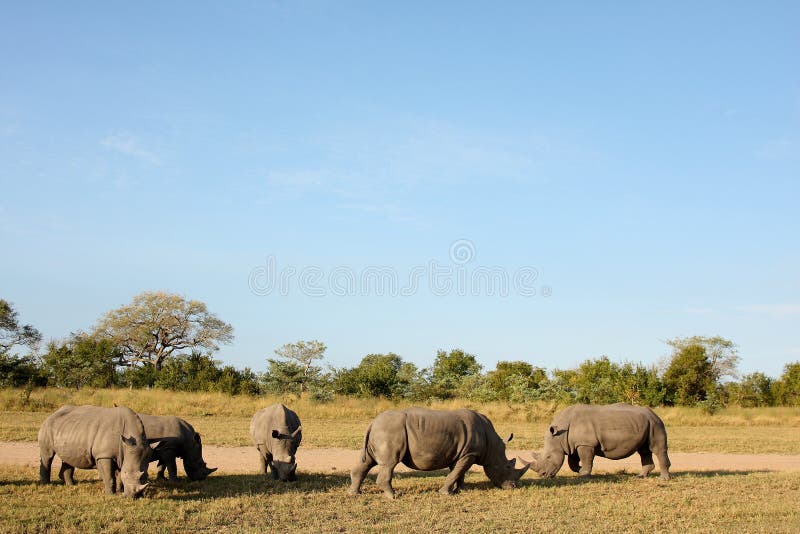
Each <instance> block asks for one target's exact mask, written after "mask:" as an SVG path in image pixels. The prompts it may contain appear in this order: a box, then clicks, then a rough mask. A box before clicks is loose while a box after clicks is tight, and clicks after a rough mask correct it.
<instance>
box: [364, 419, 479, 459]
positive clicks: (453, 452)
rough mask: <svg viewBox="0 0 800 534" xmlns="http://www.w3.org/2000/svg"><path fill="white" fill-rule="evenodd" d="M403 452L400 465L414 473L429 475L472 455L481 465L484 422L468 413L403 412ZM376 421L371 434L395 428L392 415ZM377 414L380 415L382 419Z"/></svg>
mask: <svg viewBox="0 0 800 534" xmlns="http://www.w3.org/2000/svg"><path fill="white" fill-rule="evenodd" d="M401 413H403V414H404V418H403V428H404V430H405V434H406V436H405V443H406V451H405V454H403V456H402V458H400V459H401V461H402V462H403V463H404V464H406V465H408V466H409V467H412V468H414V469H420V470H423V471H430V470H435V469H443V468H445V467H449V466H450V465H451V464H453V462H455V461H456V460H458V459H459V458H462V457H464V456H467V455H469V454H473V455H475V456H476V460H477V462H476V463H479V464H481V463H482V460H483V456H484V454H485V449H486V439H485V430H486V429H485V428H484V422H483V421H482V419H481V418H480V417H479V415H478V414H477V413H475V412H473V411H471V410H452V411H444V410H428V409H426V408H409V409H407V410H403V411H402V412H401ZM384 414H386V415H385V416H384V420H381V419H380V417H381V416H378V418H376V420H375V422H374V423H373V430H372V432H373V433H374V432H375V431H376V427H377V430H378V432H380V431H381V430H383V428H386V429H387V430H389V429H390V428H392V427H395V428H396V427H397V426H398V424H397V417H398V416H397V415H396V413H394V414H393V413H387V412H384ZM384 414H381V415H384Z"/></svg>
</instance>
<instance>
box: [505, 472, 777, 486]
mask: <svg viewBox="0 0 800 534" xmlns="http://www.w3.org/2000/svg"><path fill="white" fill-rule="evenodd" d="M778 472H779V471H770V470H769V469H748V470H740V471H734V470H725V469H717V470H713V471H705V470H704V471H673V472H671V473H670V476H671V477H672V478H673V479H680V478H686V477H706V478H711V477H719V476H742V475H751V474H755V473H778ZM638 478H639V476H638V473H634V472H619V473H598V474H593V475H592V476H590V477H579V476H577V475H564V476H557V477H555V478H530V479H524V480H521V481H520V486H527V485H530V486H541V487H545V488H549V487H563V486H577V485H582V484H600V483H603V484H606V483H612V484H614V483H622V482H627V481H630V480H633V479H638ZM646 480H652V481H656V482H662V483H663V484H669V482H668V481H662V480H661V479H660V478H659V477H658V475H651V476H649V477H647V479H644V480H642V482H645V481H646Z"/></svg>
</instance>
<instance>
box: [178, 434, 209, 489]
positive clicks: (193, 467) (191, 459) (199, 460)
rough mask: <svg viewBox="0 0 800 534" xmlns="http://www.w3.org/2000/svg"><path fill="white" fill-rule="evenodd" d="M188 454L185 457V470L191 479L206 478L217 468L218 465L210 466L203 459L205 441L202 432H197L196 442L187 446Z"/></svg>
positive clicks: (195, 435)
mask: <svg viewBox="0 0 800 534" xmlns="http://www.w3.org/2000/svg"><path fill="white" fill-rule="evenodd" d="M186 449H187V451H186V455H185V456H184V458H183V470H184V471H186V476H188V477H189V479H190V480H194V481H198V480H205V479H206V478H207V477H208V475H210V474H211V473H213V472H214V471H216V470H217V468H216V467H213V468H209V467H208V466H207V465H206V462H205V460H203V443H202V441H201V439H200V434H198V433H197V432H195V434H194V443H193V444H190V445H189V446H188V447H186Z"/></svg>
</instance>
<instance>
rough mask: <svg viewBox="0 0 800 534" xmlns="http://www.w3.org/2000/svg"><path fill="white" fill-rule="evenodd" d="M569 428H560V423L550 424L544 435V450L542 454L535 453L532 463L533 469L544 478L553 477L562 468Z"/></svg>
mask: <svg viewBox="0 0 800 534" xmlns="http://www.w3.org/2000/svg"><path fill="white" fill-rule="evenodd" d="M568 428H569V427H567V428H559V427H558V425H550V428H548V429H547V432H545V435H544V452H542V454H537V453H535V452H534V453H533V460H531V462H530V465H531V467H533V470H534V471H536V472H537V473H539V475H540V476H541V477H543V478H553V477H554V476H556V473H558V472H559V471H560V470H561V466H562V465H564V458H565V457H566V454H567V453H566V451H567V448H568V444H567V430H568Z"/></svg>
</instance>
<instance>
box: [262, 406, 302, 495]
mask: <svg viewBox="0 0 800 534" xmlns="http://www.w3.org/2000/svg"><path fill="white" fill-rule="evenodd" d="M302 428H303V427H302V426H300V418H299V417H297V414H296V413H294V412H293V411H292V410H290V409H289V408H287V407H286V406H284V405H283V404H273V405H272V406H268V407H266V408H262V409H261V410H259V411H257V412H256V413H255V415H253V418H252V419H251V420H250V435H251V436H252V437H253V443H255V445H256V448H257V449H258V458H259V461H260V463H261V472H262V473H263V474H265V475H266V474H267V466H269V468H270V473H271V475H272V478H273V479H280V480H283V481H284V482H285V481H287V480H288V481H293V480H297V476H296V471H297V463H296V462H295V459H294V455H295V453H297V447H299V446H300V442H301V441H302V439H303V432H302Z"/></svg>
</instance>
